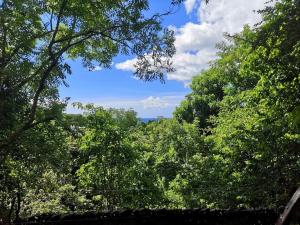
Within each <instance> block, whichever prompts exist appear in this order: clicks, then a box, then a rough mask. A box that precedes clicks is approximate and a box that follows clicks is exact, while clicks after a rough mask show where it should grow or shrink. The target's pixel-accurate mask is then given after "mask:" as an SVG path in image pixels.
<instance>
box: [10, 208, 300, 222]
mask: <svg viewBox="0 0 300 225" xmlns="http://www.w3.org/2000/svg"><path fill="white" fill-rule="evenodd" d="M278 216H279V214H278V211H276V210H271V209H256V210H253V209H247V210H246V209H239V210H208V209H206V210H200V209H186V210H182V209H172V210H166V209H159V210H149V209H143V210H122V211H111V212H102V213H85V214H83V215H80V214H69V215H64V216H51V215H47V216H46V215H44V216H39V217H35V218H29V219H28V220H24V221H19V222H16V224H24V225H25V224H27V225H34V224H37V223H38V224H49V225H82V224H86V225H97V224H103V225H120V224H122V225H153V224H154V225H196V224H199V225H241V224H242V225H274V224H275V222H276V220H277V218H278ZM299 222H300V221H299Z"/></svg>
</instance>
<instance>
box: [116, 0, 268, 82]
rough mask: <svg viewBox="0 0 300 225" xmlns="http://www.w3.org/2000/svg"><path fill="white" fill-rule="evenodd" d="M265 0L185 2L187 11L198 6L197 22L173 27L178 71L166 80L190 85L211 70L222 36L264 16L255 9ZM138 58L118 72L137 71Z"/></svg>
mask: <svg viewBox="0 0 300 225" xmlns="http://www.w3.org/2000/svg"><path fill="white" fill-rule="evenodd" d="M264 2H265V1H264V0H251V1H249V0H212V1H210V2H209V4H205V1H200V0H186V1H185V3H184V4H185V8H186V12H187V13H190V12H191V11H192V10H193V9H194V8H195V7H196V6H198V10H197V12H198V14H197V15H198V20H199V22H198V23H192V22H188V23H186V24H185V25H183V26H182V27H179V28H175V27H174V26H170V27H171V28H172V29H173V30H174V31H175V34H176V41H175V46H176V50H177V52H176V54H175V56H174V58H173V65H174V67H175V69H176V71H175V72H173V73H169V74H167V79H169V80H177V81H181V82H183V83H184V84H186V83H188V82H189V81H190V80H191V78H192V77H193V76H195V75H197V74H199V73H200V72H201V71H202V70H203V69H206V68H207V67H208V64H209V62H210V61H212V60H213V59H215V58H216V51H217V50H216V49H215V45H216V43H218V42H220V41H222V40H223V34H224V33H225V32H226V33H230V34H234V33H237V32H240V31H242V29H243V26H244V25H245V24H248V25H250V26H253V25H254V24H256V23H258V22H259V21H260V19H261V16H260V15H259V14H257V13H255V12H254V10H258V9H263V8H264V7H265V4H264ZM135 62H136V59H133V60H127V61H125V62H122V63H118V64H117V65H116V68H117V69H121V70H127V71H134V66H133V65H134V63H135Z"/></svg>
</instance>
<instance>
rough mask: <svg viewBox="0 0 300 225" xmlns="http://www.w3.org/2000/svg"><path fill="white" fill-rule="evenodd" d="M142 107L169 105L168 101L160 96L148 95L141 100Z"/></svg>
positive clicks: (164, 106) (163, 106)
mask: <svg viewBox="0 0 300 225" xmlns="http://www.w3.org/2000/svg"><path fill="white" fill-rule="evenodd" d="M141 103H142V104H143V106H144V108H146V109H147V108H166V107H168V106H169V103H168V102H167V101H166V100H164V99H161V98H160V97H153V96H149V97H148V98H146V99H143V100H141Z"/></svg>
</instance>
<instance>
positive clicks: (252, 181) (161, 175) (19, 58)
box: [0, 0, 300, 224]
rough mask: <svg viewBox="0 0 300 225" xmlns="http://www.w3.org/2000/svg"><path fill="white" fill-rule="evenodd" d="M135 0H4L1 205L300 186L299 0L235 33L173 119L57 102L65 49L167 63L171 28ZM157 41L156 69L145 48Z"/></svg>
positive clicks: (202, 203) (209, 199)
mask: <svg viewBox="0 0 300 225" xmlns="http://www.w3.org/2000/svg"><path fill="white" fill-rule="evenodd" d="M91 2H94V3H95V4H96V3H97V1H91ZM99 2H100V1H99ZM127 2H128V4H125V3H124V4H121V1H120V2H119V1H108V0H107V1H101V4H102V5H101V7H100V5H99V9H98V8H97V7H93V8H90V7H88V5H89V4H86V5H87V6H82V4H79V2H77V1H72V4H70V2H68V1H63V0H61V1H49V2H48V1H47V4H43V1H28V5H27V4H23V3H22V1H2V6H1V7H0V27H1V28H0V29H1V33H0V34H1V40H0V49H1V50H0V53H1V54H0V127H1V129H0V157H1V158H0V160H1V161H0V217H2V218H16V219H18V217H30V216H33V215H39V214H44V213H54V214H63V213H72V212H76V213H83V212H87V211H90V210H93V211H103V210H116V209H126V208H131V209H135V208H152V209H153V208H171V209H177V208H210V209H220V208H254V207H255V208H256V207H266V208H278V207H281V206H284V205H285V204H286V203H287V201H288V200H289V198H290V196H291V195H292V194H293V192H294V191H295V190H296V189H297V187H298V186H299V185H300V154H299V153H300V1H299V0H282V1H280V2H276V3H275V6H274V7H268V8H266V9H265V10H263V11H261V12H260V13H262V15H263V21H262V23H260V24H258V25H257V26H256V27H255V28H249V27H247V26H246V27H245V28H244V30H243V31H242V32H241V33H239V34H236V35H232V36H230V35H227V39H228V41H226V42H224V43H220V44H219V45H218V48H219V53H218V59H217V60H215V61H214V62H212V63H211V65H210V67H209V69H207V70H206V71H203V72H202V73H201V74H200V75H199V76H197V77H195V78H194V79H193V81H192V83H191V88H192V92H191V94H189V95H188V96H186V98H185V100H183V101H182V103H181V104H180V106H179V107H178V108H177V109H176V111H175V112H174V118H172V119H160V120H158V121H154V122H150V123H147V124H145V123H141V122H140V121H139V119H137V117H136V114H135V112H133V111H131V110H128V111H126V110H117V109H111V110H104V109H103V108H101V107H96V106H93V105H85V106H84V105H81V104H80V103H78V104H77V106H78V107H79V108H81V109H82V110H83V111H84V114H81V115H68V114H64V113H62V112H63V109H64V107H65V104H64V102H60V101H59V95H58V86H59V84H60V83H61V82H64V80H65V74H66V73H68V72H70V68H69V66H68V65H67V64H66V62H65V61H64V57H67V56H68V57H80V58H81V59H82V60H83V63H84V65H85V66H87V67H92V66H93V64H92V62H93V60H96V61H99V62H100V63H101V65H104V66H108V67H109V65H110V62H111V58H112V56H114V55H115V54H117V53H118V52H122V53H128V52H130V51H131V53H132V54H136V55H139V56H140V58H139V59H140V63H138V64H137V76H139V77H140V78H142V79H146V80H151V79H154V78H162V74H163V73H164V72H166V70H167V71H170V70H171V69H172V68H171V67H169V66H170V64H169V62H168V61H164V62H162V60H163V59H164V60H166V58H168V57H171V56H172V55H173V54H174V49H173V48H172V46H173V41H174V40H173V39H172V33H170V32H168V31H165V32H164V35H163V36H161V34H162V33H163V32H162V28H161V27H160V17H159V16H158V15H157V16H154V17H152V18H151V19H149V20H147V19H145V18H143V17H142V11H143V10H145V9H147V4H146V1H127ZM179 2H180V1H174V4H178V3H179ZM117 3H118V4H119V3H120V5H118V4H117ZM129 3H131V4H129ZM77 4H78V6H77ZM99 4H100V3H99ZM91 10H92V11H91ZM93 10H96V11H95V12H94V11H93ZM97 10H99V11H97ZM86 11H88V12H89V13H87V12H86ZM93 12H94V14H93ZM104 12H105V13H104ZM51 15H52V17H50V16H51ZM95 15H99V17H96V16H95ZM46 16H49V17H46ZM41 17H42V18H43V20H44V19H45V18H54V19H53V21H52V20H51V23H50V24H49V23H48V24H47V23H46V24H45V23H44V24H43V23H42V22H45V21H43V20H41ZM121 18H124V19H121ZM8 24H9V26H8ZM21 25H22V26H21ZM98 26H99V29H100V28H101V29H104V30H101V31H99V30H97V29H98ZM107 26H109V27H107ZM91 28H94V29H96V30H91ZM47 29H48V30H47ZM49 29H50V30H49ZM24 33H28V34H29V35H27V36H25V35H24ZM109 35H111V36H109ZM87 40H88V41H87ZM121 40H122V41H121ZM154 50H156V51H157V52H156V54H154V60H157V61H156V64H155V65H156V66H157V68H153V67H152V66H149V64H148V62H147V58H143V57H142V56H143V55H144V54H145V53H149V52H153V51H154ZM155 57H156V58H155ZM167 65H168V66H167ZM204 212H205V211H204ZM216 212H217V211H216ZM72 224H73V223H72ZM240 224H245V223H240Z"/></svg>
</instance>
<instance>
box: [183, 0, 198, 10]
mask: <svg viewBox="0 0 300 225" xmlns="http://www.w3.org/2000/svg"><path fill="white" fill-rule="evenodd" d="M195 3H196V0H186V1H185V2H184V6H185V10H186V12H187V13H191V12H192V10H193V9H194V7H195Z"/></svg>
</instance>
